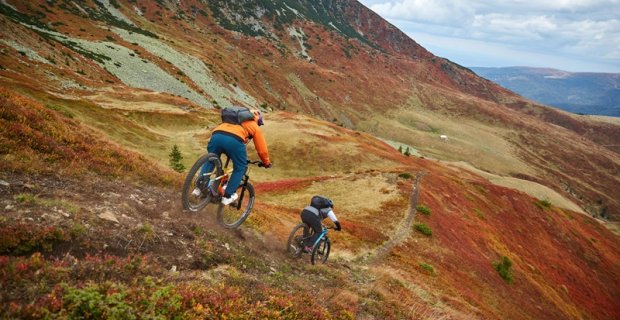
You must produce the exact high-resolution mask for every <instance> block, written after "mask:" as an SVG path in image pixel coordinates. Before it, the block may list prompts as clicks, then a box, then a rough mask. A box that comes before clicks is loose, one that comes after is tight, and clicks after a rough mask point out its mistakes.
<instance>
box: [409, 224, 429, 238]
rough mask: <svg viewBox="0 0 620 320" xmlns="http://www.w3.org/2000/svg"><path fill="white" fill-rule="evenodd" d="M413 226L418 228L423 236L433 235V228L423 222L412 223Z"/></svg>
mask: <svg viewBox="0 0 620 320" xmlns="http://www.w3.org/2000/svg"><path fill="white" fill-rule="evenodd" d="M413 228H414V229H416V230H418V231H419V232H420V233H422V234H423V235H425V236H429V237H430V236H432V235H433V230H431V228H430V227H429V226H427V225H426V224H424V223H416V224H414V225H413Z"/></svg>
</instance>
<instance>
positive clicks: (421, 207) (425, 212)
mask: <svg viewBox="0 0 620 320" xmlns="http://www.w3.org/2000/svg"><path fill="white" fill-rule="evenodd" d="M415 209H416V210H417V211H418V212H419V213H421V214H423V215H425V216H430V215H431V209H429V208H428V207H426V206H425V205H423V204H420V205H418V206H417V207H415Z"/></svg>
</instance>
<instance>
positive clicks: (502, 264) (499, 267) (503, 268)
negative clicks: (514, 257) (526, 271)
mask: <svg viewBox="0 0 620 320" xmlns="http://www.w3.org/2000/svg"><path fill="white" fill-rule="evenodd" d="M511 267H512V261H510V259H508V257H506V256H503V257H502V259H501V260H500V261H498V262H494V263H493V268H495V270H496V271H497V273H499V276H500V277H502V279H504V280H506V282H508V283H512V272H510V268H511Z"/></svg>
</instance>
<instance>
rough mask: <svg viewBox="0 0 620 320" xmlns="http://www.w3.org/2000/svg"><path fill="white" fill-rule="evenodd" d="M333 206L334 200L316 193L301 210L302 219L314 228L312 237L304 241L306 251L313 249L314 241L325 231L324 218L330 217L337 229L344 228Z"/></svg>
mask: <svg viewBox="0 0 620 320" xmlns="http://www.w3.org/2000/svg"><path fill="white" fill-rule="evenodd" d="M333 208H334V203H333V202H332V200H330V199H328V198H325V197H323V196H319V195H316V196H314V197H312V199H311V200H310V205H309V206H307V207H305V208H304V209H303V210H302V211H301V221H303V222H304V223H305V224H307V225H308V226H309V227H310V228H312V230H314V235H313V236H312V237H311V238H310V239H308V240H307V241H306V243H304V246H305V247H304V250H305V251H306V252H311V251H312V248H313V246H314V242H316V239H317V238H318V237H319V234H320V233H321V231H323V229H322V224H321V221H323V219H325V218H327V217H329V219H331V220H332V222H334V225H336V227H335V230H336V231H340V230H341V229H342V228H341V226H340V222H338V218H337V217H336V214H335V213H334V210H333ZM304 236H307V235H304Z"/></svg>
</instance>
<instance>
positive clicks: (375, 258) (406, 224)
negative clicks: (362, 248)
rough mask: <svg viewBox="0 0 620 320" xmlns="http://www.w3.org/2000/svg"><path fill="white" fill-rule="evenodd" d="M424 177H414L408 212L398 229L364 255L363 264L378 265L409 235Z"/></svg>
mask: <svg viewBox="0 0 620 320" xmlns="http://www.w3.org/2000/svg"><path fill="white" fill-rule="evenodd" d="M424 175H426V173H425V172H418V173H417V174H416V176H415V180H414V182H413V191H412V192H411V197H410V198H409V210H408V211H407V216H406V217H405V218H404V219H403V220H402V221H401V222H400V224H399V227H398V229H397V230H395V232H394V235H393V236H392V237H391V238H390V239H389V240H388V241H386V242H385V243H384V244H382V245H381V246H379V247H377V248H376V249H374V250H373V251H371V252H370V253H366V254H365V256H364V258H363V259H362V262H363V263H364V264H369V265H371V264H377V263H379V262H380V261H381V260H382V259H383V257H385V255H386V254H387V253H388V252H389V251H390V250H391V249H392V248H394V247H395V246H397V245H398V244H400V243H401V242H402V241H403V240H405V238H407V237H408V236H409V235H410V234H411V227H412V226H413V222H414V219H415V215H416V207H417V204H418V197H419V195H420V192H419V191H420V188H419V183H420V179H421V178H422V177H423V176H424Z"/></svg>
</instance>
